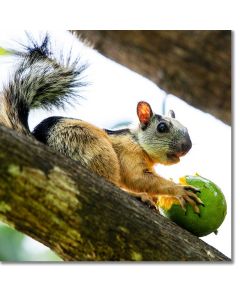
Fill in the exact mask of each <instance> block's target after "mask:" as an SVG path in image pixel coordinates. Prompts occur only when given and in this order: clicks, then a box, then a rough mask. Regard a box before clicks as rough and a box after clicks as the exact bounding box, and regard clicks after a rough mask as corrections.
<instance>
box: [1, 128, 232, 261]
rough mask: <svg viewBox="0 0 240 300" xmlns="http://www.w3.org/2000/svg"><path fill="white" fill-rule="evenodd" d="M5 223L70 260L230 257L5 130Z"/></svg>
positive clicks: (77, 167)
mask: <svg viewBox="0 0 240 300" xmlns="http://www.w3.org/2000/svg"><path fill="white" fill-rule="evenodd" d="M0 220H2V221H3V222H5V223H7V224H9V225H10V226H12V227H15V228H16V229H17V230H19V231H21V232H23V233H25V234H27V235H29V236H31V237H32V238H34V239H36V240H38V241H40V242H41V243H43V244H45V245H46V246H48V247H50V248H51V249H52V250H53V251H55V252H56V253H57V254H58V255H59V256H60V257H61V258H62V259H64V260H145V261H152V260H156V261H159V260H161V261H179V260H181V261H185V260H189V261H227V260H229V258H227V257H226V256H224V255H223V254H221V253H220V252H219V251H217V250H216V249H214V248H213V247H211V246H209V245H207V244H206V243H204V242H203V241H201V240H200V239H198V238H197V237H195V236H193V235H192V234H190V233H188V232H187V231H185V230H183V229H182V228H180V227H178V226H177V225H175V224H174V223H172V222H171V221H170V220H168V219H166V218H164V217H162V216H161V215H159V214H158V213H156V212H155V211H153V210H151V209H149V208H148V207H147V206H146V205H144V204H142V203H141V202H140V201H138V200H137V199H135V198H132V197H131V196H129V195H128V194H126V193H125V192H123V191H121V190H120V189H118V188H117V187H115V186H113V185H112V184H111V183H109V182H106V181H105V180H104V179H103V178H100V177H98V176H97V175H95V174H92V173H90V172H89V171H88V170H86V169H84V168H83V167H81V166H80V165H79V163H78V162H75V161H72V160H70V159H67V158H65V157H63V156H61V155H60V154H57V153H55V152H53V151H52V150H51V149H49V148H48V147H46V146H45V145H42V144H40V143H38V142H37V141H35V140H33V139H32V138H30V137H26V136H23V135H20V134H18V133H17V132H15V131H13V130H10V129H7V128H5V127H3V126H0Z"/></svg>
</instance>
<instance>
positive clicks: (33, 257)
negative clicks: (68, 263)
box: [0, 223, 61, 262]
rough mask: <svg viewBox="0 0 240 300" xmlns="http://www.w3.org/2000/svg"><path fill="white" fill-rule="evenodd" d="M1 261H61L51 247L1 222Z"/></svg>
mask: <svg viewBox="0 0 240 300" xmlns="http://www.w3.org/2000/svg"><path fill="white" fill-rule="evenodd" d="M0 261H5V262H24V261H61V259H60V258H59V257H58V256H57V255H56V254H55V253H54V252H52V251H51V250H50V249H48V248H47V247H45V246H43V245H42V244H40V243H38V242H36V241H34V240H33V239H31V238H30V237H28V236H26V235H24V234H23V233H20V232H18V231H17V230H15V229H12V228H10V227H8V226H7V225H4V224H2V223H0Z"/></svg>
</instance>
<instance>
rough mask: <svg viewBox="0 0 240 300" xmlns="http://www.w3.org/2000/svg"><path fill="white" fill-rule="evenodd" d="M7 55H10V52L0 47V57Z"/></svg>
mask: <svg viewBox="0 0 240 300" xmlns="http://www.w3.org/2000/svg"><path fill="white" fill-rule="evenodd" d="M9 54H11V51H8V50H6V49H4V48H2V47H0V56H1V55H9Z"/></svg>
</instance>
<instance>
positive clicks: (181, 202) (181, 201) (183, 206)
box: [176, 197, 187, 214]
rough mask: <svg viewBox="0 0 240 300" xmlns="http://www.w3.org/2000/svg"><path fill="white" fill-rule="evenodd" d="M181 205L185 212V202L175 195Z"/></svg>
mask: <svg viewBox="0 0 240 300" xmlns="http://www.w3.org/2000/svg"><path fill="white" fill-rule="evenodd" d="M176 198H177V199H178V201H179V203H180V205H181V207H182V209H183V210H184V211H185V214H186V212H187V203H186V201H185V200H184V199H183V198H182V197H176Z"/></svg>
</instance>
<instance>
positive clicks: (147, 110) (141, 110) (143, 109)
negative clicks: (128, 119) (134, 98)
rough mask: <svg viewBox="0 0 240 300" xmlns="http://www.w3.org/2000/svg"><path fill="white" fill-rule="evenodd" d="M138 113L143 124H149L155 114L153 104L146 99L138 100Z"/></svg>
mask: <svg viewBox="0 0 240 300" xmlns="http://www.w3.org/2000/svg"><path fill="white" fill-rule="evenodd" d="M137 115H138V118H139V121H140V123H141V124H144V125H147V124H148V123H149V122H150V119H151V117H152V115H153V112H152V109H151V106H150V105H149V104H148V103H147V102H144V101H141V102H138V105H137Z"/></svg>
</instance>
